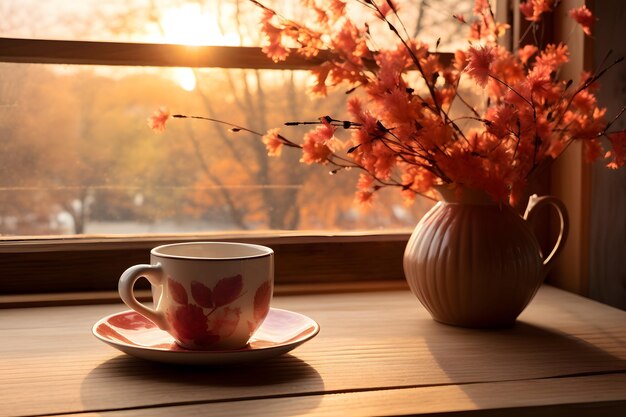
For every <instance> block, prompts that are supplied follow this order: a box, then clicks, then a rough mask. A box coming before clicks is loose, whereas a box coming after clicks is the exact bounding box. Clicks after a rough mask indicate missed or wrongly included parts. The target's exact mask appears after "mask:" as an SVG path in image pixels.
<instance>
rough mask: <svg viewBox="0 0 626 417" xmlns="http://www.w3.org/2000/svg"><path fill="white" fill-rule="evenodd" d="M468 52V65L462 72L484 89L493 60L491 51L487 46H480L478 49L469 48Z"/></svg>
mask: <svg viewBox="0 0 626 417" xmlns="http://www.w3.org/2000/svg"><path fill="white" fill-rule="evenodd" d="M468 52H469V58H468V64H467V66H466V67H465V70H464V71H465V72H466V73H467V74H468V75H469V76H470V77H471V78H473V79H474V81H476V83H477V84H478V85H480V86H481V87H483V88H484V87H485V86H486V85H487V81H488V80H489V67H490V66H491V63H492V62H493V60H494V58H495V56H494V54H493V50H492V48H491V47H488V46H481V47H480V48H474V47H473V46H471V47H470V48H469V50H468Z"/></svg>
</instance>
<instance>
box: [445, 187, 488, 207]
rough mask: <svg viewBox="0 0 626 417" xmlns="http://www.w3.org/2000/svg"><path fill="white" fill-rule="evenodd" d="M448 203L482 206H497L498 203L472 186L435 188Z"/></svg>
mask: <svg viewBox="0 0 626 417" xmlns="http://www.w3.org/2000/svg"><path fill="white" fill-rule="evenodd" d="M435 190H436V191H437V193H438V194H439V195H440V196H441V201H443V202H444V203H446V204H470V205H481V206H495V205H496V204H497V203H496V202H495V201H493V199H492V198H491V197H490V196H489V195H488V194H487V193H486V192H484V191H481V190H474V189H471V188H463V187H455V188H450V187H448V186H443V185H442V186H438V187H436V188H435Z"/></svg>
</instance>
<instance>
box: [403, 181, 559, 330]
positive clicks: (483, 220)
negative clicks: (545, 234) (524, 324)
mask: <svg viewBox="0 0 626 417" xmlns="http://www.w3.org/2000/svg"><path fill="white" fill-rule="evenodd" d="M438 192H439V194H440V195H441V197H442V199H441V201H439V202H438V203H437V204H436V205H435V206H434V207H433V208H432V209H431V210H430V211H429V212H428V213H427V214H426V215H425V216H424V217H423V218H422V220H421V221H420V222H419V224H418V225H417V227H416V228H415V230H414V232H413V234H412V235H411V238H410V239H409V242H408V244H407V247H406V251H405V253H404V272H405V276H406V279H407V282H408V284H409V287H410V288H411V291H412V292H413V294H415V295H416V296H417V298H418V299H419V300H420V301H421V303H422V304H423V305H424V307H426V309H427V310H428V311H429V312H430V314H431V316H432V317H433V319H435V320H437V321H439V322H442V323H446V324H451V325H456V326H464V327H481V328H482V327H508V326H511V325H512V324H513V323H514V322H515V320H516V318H517V316H518V315H519V314H520V313H521V312H522V310H524V308H525V307H526V306H527V305H528V303H529V302H530V301H531V300H532V298H533V297H534V295H535V293H536V292H537V290H538V289H539V287H540V286H541V284H542V283H543V281H544V279H545V277H546V274H547V272H548V270H549V269H550V267H551V266H552V264H553V262H554V260H555V259H556V257H557V256H558V254H559V252H560V251H561V248H562V247H563V244H564V242H565V240H566V237H567V232H568V217H567V211H566V209H565V206H564V205H563V203H562V202H561V201H560V200H558V199H557V198H555V197H551V196H544V197H537V196H536V195H534V196H532V197H531V198H530V199H529V202H528V207H527V209H526V213H525V214H524V216H523V217H522V216H520V215H519V214H517V212H516V211H514V210H513V209H512V208H511V207H509V206H508V205H498V204H496V203H494V202H493V200H491V199H490V198H489V197H488V196H487V195H486V194H484V193H481V192H478V191H472V190H449V189H439V190H438ZM546 205H551V206H553V207H555V208H556V211H557V212H558V215H559V218H560V223H561V226H560V233H559V237H558V239H557V242H556V244H555V246H554V248H553V249H552V251H551V253H550V254H549V255H548V256H545V257H544V256H543V255H542V252H541V249H540V246H539V244H538V242H537V239H536V237H535V235H534V234H533V231H532V228H531V223H532V219H533V218H534V216H535V215H536V213H537V211H538V210H539V209H540V208H541V207H543V206H546Z"/></svg>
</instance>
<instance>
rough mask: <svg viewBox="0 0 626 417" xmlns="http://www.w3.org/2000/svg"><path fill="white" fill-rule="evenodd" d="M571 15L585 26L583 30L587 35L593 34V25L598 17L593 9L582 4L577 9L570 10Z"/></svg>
mask: <svg viewBox="0 0 626 417" xmlns="http://www.w3.org/2000/svg"><path fill="white" fill-rule="evenodd" d="M569 16H570V17H571V18H572V19H574V20H575V21H576V22H577V23H578V24H579V25H580V26H582V28H583V32H585V34H587V35H591V26H593V24H594V23H595V21H596V19H595V18H594V17H593V14H591V11H590V10H589V9H588V8H587V7H586V6H585V5H582V6H580V7H579V8H577V9H572V10H570V11H569Z"/></svg>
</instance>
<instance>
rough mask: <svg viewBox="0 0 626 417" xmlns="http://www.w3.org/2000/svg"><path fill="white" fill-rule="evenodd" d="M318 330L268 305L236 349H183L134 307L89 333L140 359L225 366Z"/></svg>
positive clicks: (273, 351)
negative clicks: (259, 321)
mask: <svg viewBox="0 0 626 417" xmlns="http://www.w3.org/2000/svg"><path fill="white" fill-rule="evenodd" d="M319 330H320V327H319V325H318V324H317V323H316V322H315V321H314V320H312V319H311V318H309V317H307V316H305V315H303V314H300V313H296V312H293V311H289V310H281V309H278V308H270V311H269V313H268V315H267V317H266V318H265V320H264V321H263V323H262V324H261V327H259V329H258V330H257V331H256V332H255V333H254V335H253V336H252V339H250V342H249V343H248V345H247V346H245V347H244V348H241V349H236V350H219V351H208V350H188V349H185V348H182V347H180V346H178V345H177V344H176V343H175V342H174V338H173V337H172V336H170V334H169V333H167V332H165V331H163V330H161V329H159V328H158V327H157V326H156V325H155V324H154V323H152V322H151V321H150V320H148V319H147V318H145V317H144V316H142V315H141V314H139V313H137V312H135V311H133V310H129V311H124V312H121V313H115V314H111V315H110V316H107V317H104V318H102V319H100V320H99V321H98V322H97V323H96V324H94V326H93V329H92V332H93V334H94V336H96V337H97V338H98V339H100V340H102V341H103V342H104V343H107V344H109V345H111V346H113V347H114V348H116V349H119V350H121V351H122V352H124V353H126V354H128V355H131V356H135V357H137V358H141V359H146V360H150V361H156V362H163V363H172V364H186V365H226V364H234V363H243V362H256V361H261V360H265V359H269V358H272V357H274V356H279V355H282V354H284V353H287V352H289V351H290V350H292V349H294V348H295V347H297V346H299V345H301V344H302V343H304V342H306V341H307V340H309V339H311V338H313V337H314V336H315V335H317V333H318V332H319Z"/></svg>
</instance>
